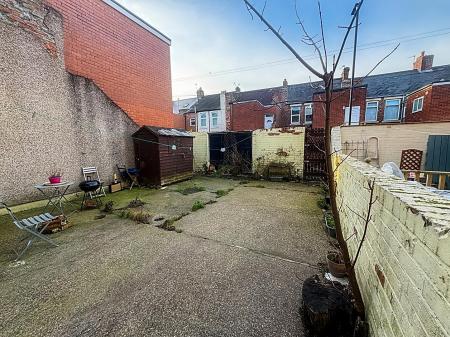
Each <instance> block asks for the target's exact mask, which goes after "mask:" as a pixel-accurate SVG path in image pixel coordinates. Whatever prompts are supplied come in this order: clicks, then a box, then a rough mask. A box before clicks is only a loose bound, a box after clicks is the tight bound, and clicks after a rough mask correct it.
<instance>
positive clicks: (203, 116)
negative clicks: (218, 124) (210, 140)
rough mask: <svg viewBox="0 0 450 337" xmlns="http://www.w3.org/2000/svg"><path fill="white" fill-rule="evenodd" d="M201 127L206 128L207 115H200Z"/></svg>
mask: <svg viewBox="0 0 450 337" xmlns="http://www.w3.org/2000/svg"><path fill="white" fill-rule="evenodd" d="M200 126H201V127H202V128H206V114H205V113H202V114H200Z"/></svg>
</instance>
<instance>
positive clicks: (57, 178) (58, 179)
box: [48, 176, 61, 184]
mask: <svg viewBox="0 0 450 337" xmlns="http://www.w3.org/2000/svg"><path fill="white" fill-rule="evenodd" d="M48 180H49V181H50V184H60V183H61V176H52V177H48Z"/></svg>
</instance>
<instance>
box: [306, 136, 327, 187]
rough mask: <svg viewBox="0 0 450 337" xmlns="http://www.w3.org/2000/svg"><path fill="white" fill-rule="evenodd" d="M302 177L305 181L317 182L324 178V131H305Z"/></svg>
mask: <svg viewBox="0 0 450 337" xmlns="http://www.w3.org/2000/svg"><path fill="white" fill-rule="evenodd" d="M303 176H304V179H305V180H319V179H323V178H325V176H326V162H325V129H312V128H307V129H306V133H305V160H304V170H303Z"/></svg>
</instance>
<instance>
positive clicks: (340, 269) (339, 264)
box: [327, 252, 347, 277]
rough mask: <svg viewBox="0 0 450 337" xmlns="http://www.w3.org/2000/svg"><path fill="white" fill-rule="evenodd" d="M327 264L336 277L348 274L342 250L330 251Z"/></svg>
mask: <svg viewBox="0 0 450 337" xmlns="http://www.w3.org/2000/svg"><path fill="white" fill-rule="evenodd" d="M327 265H328V270H329V271H330V273H331V275H333V276H334V277H344V276H346V275H347V272H346V270H345V264H344V260H343V259H342V255H341V253H340V252H328V254H327Z"/></svg>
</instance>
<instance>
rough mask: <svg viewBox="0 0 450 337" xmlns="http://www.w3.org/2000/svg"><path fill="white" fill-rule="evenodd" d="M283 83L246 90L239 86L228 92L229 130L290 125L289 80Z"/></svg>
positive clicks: (249, 129) (227, 116)
mask: <svg viewBox="0 0 450 337" xmlns="http://www.w3.org/2000/svg"><path fill="white" fill-rule="evenodd" d="M283 84H284V85H283V86H281V87H276V88H268V89H261V90H252V91H244V92H242V91H241V90H240V89H239V87H238V88H236V90H235V91H233V92H229V93H227V95H226V102H227V104H226V118H227V130H232V131H252V130H256V129H269V128H272V127H274V128H276V127H284V126H286V125H288V124H289V116H288V114H287V113H286V111H287V109H286V108H287V107H286V99H287V85H288V84H287V81H286V80H285V81H284V83H283Z"/></svg>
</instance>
